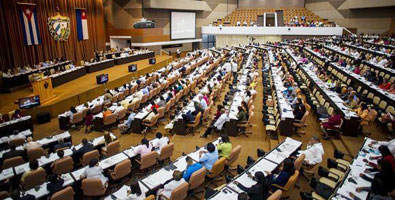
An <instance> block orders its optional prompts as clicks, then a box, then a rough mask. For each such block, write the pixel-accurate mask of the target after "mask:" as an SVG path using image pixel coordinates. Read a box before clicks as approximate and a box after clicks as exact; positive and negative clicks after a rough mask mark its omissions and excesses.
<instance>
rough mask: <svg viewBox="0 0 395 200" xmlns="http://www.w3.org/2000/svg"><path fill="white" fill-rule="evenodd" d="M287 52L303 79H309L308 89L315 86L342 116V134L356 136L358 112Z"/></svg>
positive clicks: (358, 120) (358, 119)
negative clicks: (346, 104) (351, 108)
mask: <svg viewBox="0 0 395 200" xmlns="http://www.w3.org/2000/svg"><path fill="white" fill-rule="evenodd" d="M287 53H288V54H289V55H290V57H291V58H292V59H293V60H294V61H295V62H296V63H299V64H300V65H299V66H300V67H298V68H297V69H300V71H301V72H302V73H303V75H304V76H302V77H304V79H305V80H306V79H308V80H309V81H310V85H308V86H309V87H310V89H311V88H313V87H314V88H316V89H317V90H318V91H319V92H320V93H321V94H322V95H323V97H324V98H325V99H326V101H328V102H329V103H330V105H331V106H332V107H333V108H334V109H336V110H337V111H339V112H340V113H341V114H342V116H343V117H344V123H343V135H345V136H354V137H356V136H357V135H358V132H357V131H355V130H358V127H359V122H360V117H359V116H358V114H357V113H355V112H353V111H350V110H349V108H348V107H347V106H345V105H344V103H345V102H344V101H343V99H341V98H340V97H339V96H338V95H337V93H336V92H334V91H332V90H330V89H329V88H328V87H327V85H326V84H325V83H324V82H323V81H322V80H321V79H320V78H318V77H317V75H316V74H315V73H314V72H312V71H311V70H310V69H309V68H308V67H307V66H306V65H304V64H302V63H301V62H299V61H298V59H297V58H296V57H295V56H294V55H293V53H292V52H290V51H289V49H287Z"/></svg>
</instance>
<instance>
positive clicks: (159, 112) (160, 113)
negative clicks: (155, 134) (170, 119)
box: [158, 105, 167, 118]
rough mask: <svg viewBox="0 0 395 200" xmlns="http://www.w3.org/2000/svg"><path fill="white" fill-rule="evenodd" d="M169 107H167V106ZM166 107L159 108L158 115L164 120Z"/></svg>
mask: <svg viewBox="0 0 395 200" xmlns="http://www.w3.org/2000/svg"><path fill="white" fill-rule="evenodd" d="M166 106H167V105H166ZM165 109H166V108H165V107H160V108H158V114H159V116H158V117H159V118H162V117H163V116H165Z"/></svg>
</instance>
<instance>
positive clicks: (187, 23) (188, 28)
mask: <svg viewBox="0 0 395 200" xmlns="http://www.w3.org/2000/svg"><path fill="white" fill-rule="evenodd" d="M195 21H196V13H194V12H171V23H170V26H171V33H170V34H171V39H172V40H173V39H187V38H188V39H189V38H195V37H196V36H195V29H196V27H195V25H196V23H195Z"/></svg>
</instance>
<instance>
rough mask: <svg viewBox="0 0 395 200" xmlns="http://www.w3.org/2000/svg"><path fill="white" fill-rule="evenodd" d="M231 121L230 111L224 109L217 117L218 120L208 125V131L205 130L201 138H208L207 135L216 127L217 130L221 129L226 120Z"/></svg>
mask: <svg viewBox="0 0 395 200" xmlns="http://www.w3.org/2000/svg"><path fill="white" fill-rule="evenodd" d="M226 121H229V117H228V111H225V110H224V109H222V110H221V116H219V118H218V119H217V121H215V123H214V124H213V125H212V126H210V127H208V128H207V129H206V132H204V134H203V135H201V136H200V137H201V138H206V137H207V135H209V134H211V132H212V131H213V130H214V129H216V131H221V130H222V127H223V126H224V124H225V122H226Z"/></svg>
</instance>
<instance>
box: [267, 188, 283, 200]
mask: <svg viewBox="0 0 395 200" xmlns="http://www.w3.org/2000/svg"><path fill="white" fill-rule="evenodd" d="M282 194H283V192H282V191H281V190H276V191H275V192H274V193H273V194H271V195H270V196H269V197H268V198H267V199H266V200H280V199H281V196H282Z"/></svg>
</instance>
